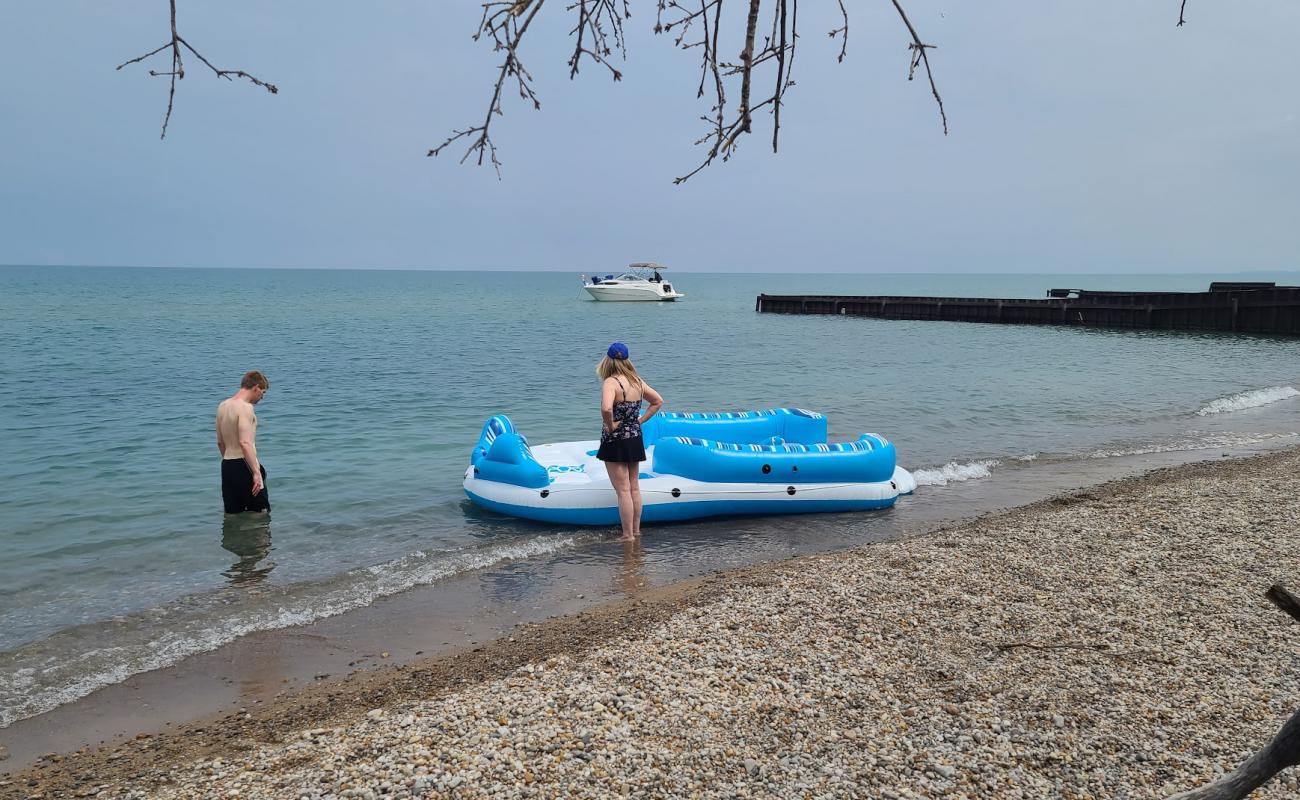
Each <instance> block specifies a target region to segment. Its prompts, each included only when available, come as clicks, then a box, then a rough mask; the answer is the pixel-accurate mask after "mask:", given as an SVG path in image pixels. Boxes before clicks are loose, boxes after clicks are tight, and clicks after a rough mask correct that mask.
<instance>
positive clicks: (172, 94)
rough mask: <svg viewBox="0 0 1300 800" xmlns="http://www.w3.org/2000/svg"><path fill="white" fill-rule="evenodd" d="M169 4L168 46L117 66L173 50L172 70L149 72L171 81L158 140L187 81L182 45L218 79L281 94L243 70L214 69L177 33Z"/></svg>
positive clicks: (173, 3)
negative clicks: (242, 81)
mask: <svg viewBox="0 0 1300 800" xmlns="http://www.w3.org/2000/svg"><path fill="white" fill-rule="evenodd" d="M168 4H169V5H170V6H171V28H172V38H171V41H169V42H167V43H166V44H164V45H163V46H161V47H159V48H158V49H156V50H150V51H149V52H147V53H145V54H144V55H142V56H136V57H135V58H133V59H131V60H129V61H124V62H122V63H121V64H118V65H117V69H119V70H120V69H122V67H126V66H129V65H131V64H138V63H140V62H141V61H144V60H145V59H146V58H149V57H150V56H154V55H157V54H158V53H161V52H162V51H164V50H166V49H168V48H171V51H172V68H171V69H170V70H168V71H167V72H160V71H157V70H152V69H151V70H149V74H150V75H151V76H153V77H155V78H157V77H162V76H166V77H168V78H170V79H171V80H170V81H169V83H168V87H167V113H166V114H165V115H164V116H163V124H162V134H161V135H160V136H159V137H158V138H160V139H166V138H167V125H168V123H170V122H171V119H172V108H173V106H174V105H175V101H176V81H178V80H184V79H185V62H184V60H183V59H182V58H181V45H184V46H185V49H186V50H189V51H190V52H191V53H193V54H194V55H195V56H196V57H197V58H198V59H199V60H200V61H202V62H203V63H204V64H206V65H207V66H208V68H209V69H211V70H212V72H213V73H215V74H216V76H217V77H218V78H225V79H226V80H228V81H229V80H234V79H235V78H247V79H248V80H250V81H252V82H253V83H255V84H256V85H258V86H261V87H262V88H263V89H265V90H267V91H268V92H270V93H271V94H279V92H280V90H279V88H278V87H276V85H275V84H273V83H267V82H266V81H263V80H260V79H258V78H255V77H253V76H252V75H250V74H248V73H247V72H245V71H243V70H242V69H218V68H216V67H214V66H213V65H212V62H211V61H208V60H207V59H206V58H204V57H203V56H202V54H200V53H199V51H198V50H195V49H194V47H193V46H192V45H191V44H190V43H189V42H187V41H185V39H184V38H182V37H181V35H180V33H178V32H177V30H176V0H168Z"/></svg>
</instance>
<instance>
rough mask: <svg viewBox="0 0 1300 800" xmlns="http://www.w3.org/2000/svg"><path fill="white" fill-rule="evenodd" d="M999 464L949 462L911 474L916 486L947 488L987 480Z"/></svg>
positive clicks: (993, 461) (994, 462) (992, 462)
mask: <svg viewBox="0 0 1300 800" xmlns="http://www.w3.org/2000/svg"><path fill="white" fill-rule="evenodd" d="M1001 463H1002V462H1001V461H996V460H986V461H972V462H970V463H969V464H958V463H957V462H956V461H949V462H948V463H947V464H944V465H943V466H942V467H937V468H935V469H918V470H915V471H913V472H912V477H913V478H915V479H916V485H917V486H947V485H948V484H950V483H960V482H962V481H969V480H975V479H977V478H987V477H988V476H989V475H992V474H993V468H994V467H997V466H1000V465H1001Z"/></svg>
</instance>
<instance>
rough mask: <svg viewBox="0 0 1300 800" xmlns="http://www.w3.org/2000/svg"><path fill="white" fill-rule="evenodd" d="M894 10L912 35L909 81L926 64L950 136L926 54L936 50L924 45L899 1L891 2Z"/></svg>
mask: <svg viewBox="0 0 1300 800" xmlns="http://www.w3.org/2000/svg"><path fill="white" fill-rule="evenodd" d="M890 2H892V3H893V4H894V8H896V9H898V16H900V17H902V18H903V24H904V25H906V26H907V32H908V33H910V34H912V43H911V44H909V45H908V46H907V49H908V50H911V51H912V66H910V67H909V68H908V70H907V79H908V80H909V81H910V80H912V76H913V75H914V74H915V73H916V68H917V66H918V65H920V64H925V76H926V77H927V78H929V79H930V92H931V93H932V94H933V95H934V101H935V102H936V103H938V104H939V118H940V119H942V120H943V135H944V136H947V135H948V115H947V114H945V113H944V110H943V98H942V97H940V96H939V87H937V86H935V85H934V73H932V72H931V71H930V58H929V56H927V55H926V54H925V51H926V50H932V49H934V45H932V44H924V43H922V41H921V37H920V36H918V35H917V34H916V28H913V27H912V21H911V20H910V19H908V18H907V12H905V11H903V7H902V6H901V5H899V2H898V0H890Z"/></svg>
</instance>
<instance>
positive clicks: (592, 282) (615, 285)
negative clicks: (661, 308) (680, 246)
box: [582, 261, 686, 302]
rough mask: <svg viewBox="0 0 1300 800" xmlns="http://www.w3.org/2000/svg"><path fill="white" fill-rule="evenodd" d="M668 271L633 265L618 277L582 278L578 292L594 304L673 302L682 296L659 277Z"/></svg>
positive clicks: (641, 263) (650, 263)
mask: <svg viewBox="0 0 1300 800" xmlns="http://www.w3.org/2000/svg"><path fill="white" fill-rule="evenodd" d="M665 269H668V268H667V267H665V266H663V265H662V264H656V263H654V262H653V261H637V262H634V263H632V264H629V265H628V268H627V269H626V270H625V271H624V272H623V273H622V274H621V275H618V276H615V275H613V274H610V275H605V276H603V277H602V276H600V275H593V276H591V277H590V278H588V277H587V276H586V275H584V276H582V288H584V289H586V290H587V294H589V295H591V296H592V297H593V298H594V299H596V300H609V301H618V302H626V301H656V300H676V299H677V298H679V297H685V296H686V295H685V294H683V293H681V292H679V291H677V290H676V289H674V288H673V285H672V284H671V283H668V282H667V281H665V280H664V279H663V276H661V275H660V274H659V273H660V271H661V270H665Z"/></svg>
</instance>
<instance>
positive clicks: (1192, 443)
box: [1088, 431, 1300, 458]
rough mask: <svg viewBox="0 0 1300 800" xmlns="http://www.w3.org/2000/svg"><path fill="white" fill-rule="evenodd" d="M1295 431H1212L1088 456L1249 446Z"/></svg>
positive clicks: (1145, 453) (1287, 436)
mask: <svg viewBox="0 0 1300 800" xmlns="http://www.w3.org/2000/svg"><path fill="white" fill-rule="evenodd" d="M1297 435H1300V434H1297V433H1296V432H1295V431H1292V432H1290V433H1258V434H1236V433H1210V434H1205V435H1204V436H1201V437H1200V438H1196V439H1175V440H1172V441H1167V442H1152V443H1149V444H1139V445H1133V446H1131V447H1118V448H1114V449H1106V448H1103V449H1100V450H1094V451H1092V452H1091V453H1089V454H1088V458H1120V457H1123V456H1145V455H1150V454H1152V453H1177V452H1180V451H1187V450H1220V449H1223V448H1233V447H1248V446H1250V445H1254V444H1260V443H1262V442H1267V441H1271V440H1273V439H1287V438H1291V437H1293V436H1297Z"/></svg>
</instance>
